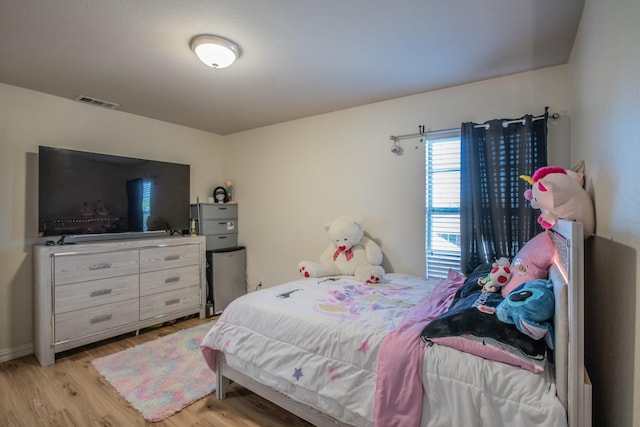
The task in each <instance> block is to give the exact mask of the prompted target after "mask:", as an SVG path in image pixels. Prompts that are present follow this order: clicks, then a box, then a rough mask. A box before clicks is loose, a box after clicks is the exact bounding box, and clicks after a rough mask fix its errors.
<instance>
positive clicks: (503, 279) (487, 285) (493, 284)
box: [478, 257, 511, 292]
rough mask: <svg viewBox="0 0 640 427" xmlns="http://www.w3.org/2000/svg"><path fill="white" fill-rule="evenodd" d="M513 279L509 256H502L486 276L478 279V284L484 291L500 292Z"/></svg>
mask: <svg viewBox="0 0 640 427" xmlns="http://www.w3.org/2000/svg"><path fill="white" fill-rule="evenodd" d="M509 279H511V263H510V262H509V259H508V258H505V257H502V258H500V259H499V260H497V261H496V262H494V263H493V266H492V268H491V272H489V274H488V275H487V276H486V277H482V278H480V279H478V285H480V286H482V290H483V291H484V292H498V290H499V289H500V288H501V287H502V286H504V285H506V284H507V282H509Z"/></svg>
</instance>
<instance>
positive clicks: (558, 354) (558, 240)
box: [549, 220, 591, 427]
mask: <svg viewBox="0 0 640 427" xmlns="http://www.w3.org/2000/svg"><path fill="white" fill-rule="evenodd" d="M549 236H550V238H551V241H552V242H553V245H554V247H555V250H556V257H555V262H554V264H553V265H552V266H551V269H550V270H549V278H550V279H551V280H552V281H553V284H554V294H555V303H556V313H555V317H554V330H555V334H556V337H555V347H556V348H555V362H556V366H555V369H556V372H555V373H556V391H557V394H558V397H559V398H560V400H561V401H562V404H563V405H564V406H565V408H566V409H567V417H568V420H569V426H570V427H573V426H584V425H590V421H591V420H590V417H589V420H586V419H585V418H586V415H585V408H584V402H585V369H584V278H583V272H584V237H583V231H582V224H581V223H579V222H575V221H568V220H559V221H558V222H556V224H555V225H554V226H553V229H552V230H550V231H549ZM589 406H590V405H589Z"/></svg>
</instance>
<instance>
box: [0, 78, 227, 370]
mask: <svg viewBox="0 0 640 427" xmlns="http://www.w3.org/2000/svg"><path fill="white" fill-rule="evenodd" d="M39 145H48V146H57V147H63V148H71V149H78V150H86V151H97V152H102V153H107V154H116V155H124V156H133V157H143V158H150V159H155V160H163V161H175V162H178V163H188V164H190V165H191V199H192V201H195V199H196V196H200V198H201V200H202V198H203V197H206V196H207V195H208V194H210V192H211V190H212V188H213V187H214V186H215V185H219V184H220V183H222V181H223V180H224V178H223V163H222V159H223V156H224V150H223V148H224V147H223V140H222V137H221V136H219V135H214V134H211V133H207V132H202V131H197V130H194V129H190V128H186V127H182V126H176V125H172V124H169V123H164V122H160V121H157V120H151V119H147V118H144V117H140V116H134V115H131V114H126V113H122V112H118V111H112V110H106V109H103V108H99V107H93V106H87V105H83V104H80V103H78V102H75V101H70V100H67V99H63V98H59V97H55V96H50V95H45V94H42V93H39V92H34V91H29V90H24V89H20V88H17V87H14V86H8V85H4V84H0V182H1V183H2V185H0V200H1V201H2V203H1V204H0V361H2V360H6V359H9V358H13V357H15V356H18V355H24V354H30V353H32V342H33V277H32V256H31V245H32V244H33V243H34V242H35V241H36V235H37V232H38V212H37V208H38V206H37V203H38V187H37V176H38V175H37V165H38V160H37V153H38V146H39Z"/></svg>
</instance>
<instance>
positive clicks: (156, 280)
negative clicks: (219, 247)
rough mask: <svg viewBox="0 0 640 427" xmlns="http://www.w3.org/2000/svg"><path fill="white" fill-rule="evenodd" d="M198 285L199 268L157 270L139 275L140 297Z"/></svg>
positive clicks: (190, 266)
mask: <svg viewBox="0 0 640 427" xmlns="http://www.w3.org/2000/svg"><path fill="white" fill-rule="evenodd" d="M199 285H200V266H199V265H189V266H187V267H179V268H174V269H172V270H158V271H150V272H148V273H142V274H141V275H140V295H141V296H146V295H152V294H157V293H161V292H167V291H171V290H174V289H179V288H188V287H189V286H199Z"/></svg>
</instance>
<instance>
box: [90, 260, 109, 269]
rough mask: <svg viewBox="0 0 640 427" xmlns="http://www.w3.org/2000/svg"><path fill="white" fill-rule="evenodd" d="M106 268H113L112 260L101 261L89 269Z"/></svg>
mask: <svg viewBox="0 0 640 427" xmlns="http://www.w3.org/2000/svg"><path fill="white" fill-rule="evenodd" d="M105 268H111V263H110V262H101V263H100V264H93V265H90V266H89V270H102V269H105Z"/></svg>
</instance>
